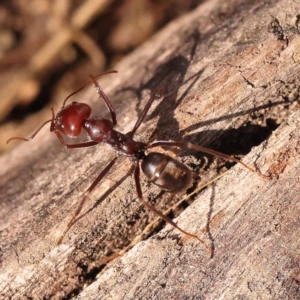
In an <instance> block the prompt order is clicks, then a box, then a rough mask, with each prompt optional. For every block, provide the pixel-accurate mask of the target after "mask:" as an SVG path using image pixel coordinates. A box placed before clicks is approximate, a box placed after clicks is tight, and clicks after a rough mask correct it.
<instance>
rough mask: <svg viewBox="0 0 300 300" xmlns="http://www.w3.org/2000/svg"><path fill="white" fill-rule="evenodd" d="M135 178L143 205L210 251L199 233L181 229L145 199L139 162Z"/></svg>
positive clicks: (135, 170)
mask: <svg viewBox="0 0 300 300" xmlns="http://www.w3.org/2000/svg"><path fill="white" fill-rule="evenodd" d="M134 180H135V186H136V191H137V194H138V198H139V200H140V201H141V202H142V203H143V205H145V206H146V207H147V208H148V209H150V210H152V211H153V212H154V213H156V214H157V215H158V216H159V217H161V218H162V219H163V220H165V221H166V222H167V223H169V224H170V225H172V226H173V227H174V228H176V229H178V230H179V231H181V232H182V233H184V234H185V235H188V236H190V237H192V238H194V239H197V240H198V241H199V242H201V243H202V244H203V245H204V246H205V247H206V248H207V249H208V251H209V252H210V249H209V248H208V246H207V245H206V244H205V243H204V241H203V240H201V239H200V238H199V237H198V236H197V235H195V234H192V233H189V232H187V231H185V230H183V229H181V228H180V227H179V226H178V225H177V224H176V223H175V222H173V221H172V220H171V219H170V218H168V217H167V216H165V215H163V214H162V213H161V212H160V211H158V210H157V209H156V208H155V207H154V206H152V205H151V204H149V203H148V202H146V201H145V200H144V199H143V193H142V189H141V183H140V166H139V163H138V162H136V163H135V169H134Z"/></svg>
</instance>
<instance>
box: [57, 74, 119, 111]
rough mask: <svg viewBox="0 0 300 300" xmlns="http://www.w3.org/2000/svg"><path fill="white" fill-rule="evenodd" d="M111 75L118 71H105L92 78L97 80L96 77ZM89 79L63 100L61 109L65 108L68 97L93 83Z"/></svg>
mask: <svg viewBox="0 0 300 300" xmlns="http://www.w3.org/2000/svg"><path fill="white" fill-rule="evenodd" d="M111 73H118V71H115V70H111V71H106V72H103V73H100V74H98V75H96V76H94V77H93V78H97V77H100V76H102V75H106V74H111ZM90 77H91V76H90ZM90 77H89V79H88V81H87V82H86V83H85V84H84V85H83V86H82V87H80V88H79V89H77V90H76V91H75V92H73V93H71V94H70V95H69V96H68V97H67V98H66V99H65V100H64V102H63V106H62V107H65V105H66V102H67V100H68V99H69V98H70V97H72V96H73V95H75V94H77V93H78V92H80V91H82V90H83V89H84V88H85V87H86V86H87V85H88V84H89V83H90V82H91V83H93V81H91V79H90ZM94 81H95V79H94ZM100 97H101V96H100Z"/></svg>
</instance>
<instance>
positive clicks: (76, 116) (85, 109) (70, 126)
mask: <svg viewBox="0 0 300 300" xmlns="http://www.w3.org/2000/svg"><path fill="white" fill-rule="evenodd" d="M90 115H91V108H90V106H89V105H87V104H85V103H78V102H72V103H71V104H69V105H67V106H66V107H63V108H61V110H59V111H58V112H57V114H56V117H55V119H54V121H53V122H52V123H51V128H50V131H59V132H60V133H61V134H64V135H66V136H68V137H77V136H79V135H80V133H81V128H82V124H83V121H84V120H86V119H88V118H89V117H90Z"/></svg>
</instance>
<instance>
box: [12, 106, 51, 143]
mask: <svg viewBox="0 0 300 300" xmlns="http://www.w3.org/2000/svg"><path fill="white" fill-rule="evenodd" d="M51 111H52V118H51V119H49V120H47V121H46V122H44V123H43V124H42V125H41V126H40V127H39V128H38V129H37V130H36V131H35V132H34V133H33V134H32V135H31V136H30V137H29V138H27V139H25V138H23V137H20V136H13V137H11V138H9V139H8V140H7V141H6V144H8V143H10V142H11V141H12V140H22V141H25V142H29V141H30V140H32V139H33V138H34V137H35V136H36V135H37V134H38V132H39V131H40V130H41V129H42V128H43V127H44V126H45V125H46V124H47V123H49V122H51V127H50V130H51V128H52V127H53V126H54V118H55V115H54V110H53V107H51Z"/></svg>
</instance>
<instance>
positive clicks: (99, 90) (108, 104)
mask: <svg viewBox="0 0 300 300" xmlns="http://www.w3.org/2000/svg"><path fill="white" fill-rule="evenodd" d="M101 75H102V74H101ZM98 76H99V75H98ZM98 76H95V77H93V76H92V75H90V77H89V81H90V82H91V83H92V84H93V85H94V88H95V90H96V91H97V93H98V95H99V96H100V98H103V100H104V102H105V104H106V107H107V109H108V110H109V112H110V115H111V119H112V122H113V124H114V125H117V117H116V112H115V109H114V107H113V105H112V104H111V102H110V100H109V99H108V97H107V96H106V94H105V93H104V91H103V89H102V88H101V86H100V85H99V84H98V82H97V81H96V79H95V78H96V77H98Z"/></svg>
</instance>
